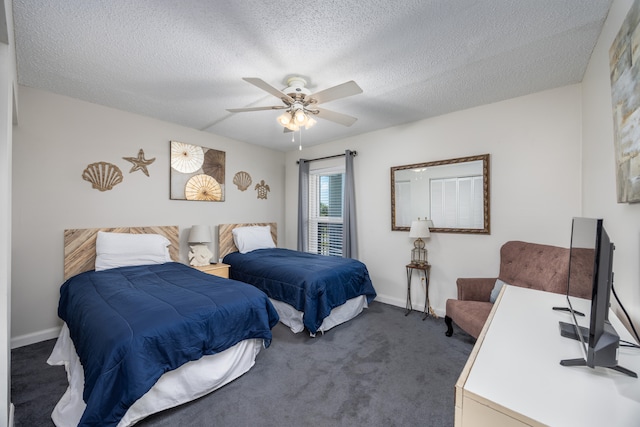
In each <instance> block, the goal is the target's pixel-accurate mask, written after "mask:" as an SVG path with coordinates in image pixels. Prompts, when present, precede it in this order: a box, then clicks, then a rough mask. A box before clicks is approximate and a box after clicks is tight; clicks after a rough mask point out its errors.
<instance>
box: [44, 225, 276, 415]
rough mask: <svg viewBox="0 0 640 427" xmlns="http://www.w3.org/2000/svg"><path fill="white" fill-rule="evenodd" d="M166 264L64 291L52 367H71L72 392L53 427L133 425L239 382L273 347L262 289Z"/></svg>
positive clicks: (86, 275)
mask: <svg viewBox="0 0 640 427" xmlns="http://www.w3.org/2000/svg"><path fill="white" fill-rule="evenodd" d="M175 231H176V232H177V227H176V229H175ZM65 237H66V235H65ZM65 244H66V241H65ZM77 248H80V249H83V248H82V246H80V245H78V246H77ZM163 250H164V249H163ZM65 251H66V247H65ZM81 253H84V252H82V251H81ZM76 255H77V254H76ZM160 255H161V257H162V256H164V255H163V254H162V253H161V254H160ZM143 258H144V257H143ZM162 261H164V260H163V259H162V258H160V261H159V262H158V263H154V264H148V265H146V264H145V265H132V266H122V267H116V268H108V269H105V270H103V271H86V272H82V273H80V274H76V275H73V276H72V277H70V278H69V279H68V280H67V281H66V282H65V283H64V284H63V285H62V286H61V289H60V300H59V307H58V314H59V317H60V318H61V319H62V320H63V321H64V326H63V330H62V332H61V335H60V337H59V339H58V342H57V343H56V347H55V348H54V351H53V352H52V355H51V357H50V359H49V363H50V364H62V365H64V366H65V367H66V368H67V372H68V378H69V381H70V387H69V389H68V390H67V392H66V393H65V395H64V396H63V397H62V398H61V399H60V402H59V403H58V405H57V406H56V409H55V410H54V413H53V414H52V419H53V420H54V422H55V423H56V425H58V426H66V425H81V426H98V425H99V426H116V425H130V424H133V423H135V422H137V421H139V420H140V419H142V418H144V417H145V416H147V415H149V414H150V413H153V412H157V411H159V410H162V409H166V408H169V407H172V406H176V405H178V404H181V403H184V402H186V401H188V400H192V399H194V398H197V397H200V396H202V395H204V394H206V393H208V392H210V391H212V390H213V389H215V388H218V387H220V386H222V385H224V384H226V383H228V382H229V381H231V380H233V379H234V378H236V377H238V376H240V375H242V374H243V373H244V372H246V371H248V370H249V369H250V368H251V366H253V363H254V360H255V357H256V355H257V354H258V352H259V351H260V349H261V348H266V347H268V346H269V344H270V342H271V338H272V335H271V328H273V327H274V326H275V325H276V324H277V322H278V315H277V312H276V311H275V309H274V307H273V305H272V304H271V303H270V301H269V299H268V298H267V296H266V295H265V294H264V293H263V292H262V291H260V290H258V289H257V288H256V287H254V286H251V285H248V284H246V283H242V282H238V281H235V280H230V279H223V278H220V277H217V276H212V275H209V274H206V273H203V272H201V271H199V270H196V269H194V268H192V267H189V266H186V265H184V264H180V263H177V262H162ZM143 262H144V261H143ZM97 264H98V263H97V262H96V266H97ZM65 273H66V271H65ZM227 366H228V370H227ZM174 380H175V381H174ZM172 381H173V382H172ZM181 387H182V388H183V389H181Z"/></svg>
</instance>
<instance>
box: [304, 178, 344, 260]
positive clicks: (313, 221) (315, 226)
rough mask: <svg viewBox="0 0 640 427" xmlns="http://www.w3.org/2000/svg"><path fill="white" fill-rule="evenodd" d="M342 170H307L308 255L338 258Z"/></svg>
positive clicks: (342, 182) (340, 240) (340, 247)
mask: <svg viewBox="0 0 640 427" xmlns="http://www.w3.org/2000/svg"><path fill="white" fill-rule="evenodd" d="M343 194H344V167H338V168H329V169H317V170H313V171H309V227H308V232H309V252H311V253H314V254H321V255H331V256H342V203H343V200H344V197H343Z"/></svg>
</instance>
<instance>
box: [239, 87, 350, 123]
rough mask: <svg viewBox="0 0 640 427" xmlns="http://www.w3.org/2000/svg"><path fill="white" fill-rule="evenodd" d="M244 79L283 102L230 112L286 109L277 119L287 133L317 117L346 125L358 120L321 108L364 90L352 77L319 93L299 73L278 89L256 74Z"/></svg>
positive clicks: (313, 121)
mask: <svg viewBox="0 0 640 427" xmlns="http://www.w3.org/2000/svg"><path fill="white" fill-rule="evenodd" d="M242 79H243V80H245V81H247V82H249V83H251V84H252V85H254V86H257V87H259V88H260V89H262V90H264V91H266V92H268V93H270V94H271V95H273V96H275V97H277V98H279V99H280V100H281V101H282V103H283V105H273V106H267V107H249V108H229V109H227V111H229V112H231V113H241V112H247V111H261V110H285V112H284V113H283V114H282V115H280V116H279V117H278V122H279V123H280V124H281V125H282V126H283V127H284V130H285V132H290V131H297V130H299V129H300V127H302V126H304V127H305V128H306V129H308V128H309V127H311V126H313V125H314V124H315V123H316V120H315V119H314V118H313V117H314V116H317V117H320V118H322V119H325V120H329V121H332V122H334V123H338V124H341V125H344V126H351V125H352V124H354V123H355V122H356V120H358V119H356V118H355V117H351V116H349V115H347V114H342V113H336V112H335V111H331V110H327V109H325V108H320V107H318V104H322V103H325V102H329V101H334V100H336V99H340V98H346V97H347V96H352V95H357V94H359V93H362V89H361V88H360V86H358V84H357V83H356V82H354V81H353V80H351V81H348V82H346V83H342V84H339V85H337V86H333V87H330V88H328V89H324V90H321V91H319V92H316V93H311V91H310V90H309V89H307V88H306V85H307V81H306V80H305V79H304V78H303V77H300V76H293V77H289V78H288V79H287V85H288V87H287V88H285V89H283V90H279V89H276V88H275V87H273V86H271V85H270V84H269V83H267V82H265V81H264V80H262V79H259V78H257V77H243V78H242Z"/></svg>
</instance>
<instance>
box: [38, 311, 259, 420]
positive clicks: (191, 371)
mask: <svg viewBox="0 0 640 427" xmlns="http://www.w3.org/2000/svg"><path fill="white" fill-rule="evenodd" d="M263 345H264V343H263V340H262V339H248V340H244V341H241V342H239V343H238V344H236V345H235V346H233V347H231V348H229V349H227V350H225V351H223V352H221V353H218V354H213V355H210V356H204V357H203V358H201V359H200V360H196V361H192V362H188V363H186V364H184V365H182V366H181V367H180V368H178V369H175V370H173V371H170V372H167V373H165V374H164V375H162V376H161V377H160V379H159V380H158V381H157V382H156V384H155V385H154V386H153V388H152V389H151V390H149V391H148V392H147V393H146V394H145V395H144V396H142V397H141V398H140V399H138V400H137V401H136V402H135V403H134V404H133V405H132V406H131V407H130V408H129V410H128V411H127V413H126V414H125V416H124V417H123V418H122V420H121V421H120V423H119V424H118V426H130V425H133V424H135V423H136V422H138V421H140V420H142V419H143V418H145V417H147V416H149V415H151V414H153V413H156V412H160V411H162V410H165V409H169V408H173V407H175V406H178V405H181V404H183V403H186V402H189V401H191V400H194V399H197V398H199V397H201V396H204V395H205V394H207V393H210V392H212V391H214V390H216V389H218V388H220V387H222V386H223V385H225V384H227V383H229V382H231V381H233V380H234V379H236V378H238V377H239V376H241V375H242V374H244V373H246V372H247V371H248V370H249V369H251V367H252V366H253V365H254V363H255V359H256V356H257V355H258V353H260V350H261V349H262V347H263ZM47 363H48V364H49V365H64V367H65V369H66V371H67V379H68V381H69V387H68V388H67V390H66V392H65V393H64V395H63V396H62V397H61V398H60V400H59V401H58V403H57V405H56V407H55V408H54V410H53V413H52V414H51V419H52V420H53V422H54V423H55V425H56V426H58V427H71V426H77V425H78V422H79V421H80V418H81V417H82V414H83V412H84V409H85V407H86V405H85V403H84V401H83V400H82V391H83V388H84V371H83V369H82V364H81V363H80V359H79V358H78V355H77V353H76V350H75V346H74V345H73V341H72V340H71V337H70V335H69V328H68V327H67V325H66V323H65V324H64V325H63V327H62V330H61V331H60V335H59V337H58V340H57V341H56V344H55V346H54V348H53V351H52V352H51V355H50V356H49V359H48V360H47Z"/></svg>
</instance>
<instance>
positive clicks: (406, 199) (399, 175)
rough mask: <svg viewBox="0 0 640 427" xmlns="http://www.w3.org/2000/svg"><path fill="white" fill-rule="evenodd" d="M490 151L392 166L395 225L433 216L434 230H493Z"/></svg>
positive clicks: (397, 228)
mask: <svg viewBox="0 0 640 427" xmlns="http://www.w3.org/2000/svg"><path fill="white" fill-rule="evenodd" d="M489 202H490V195H489V154H482V155H478V156H469V157H460V158H457V159H447V160H438V161H433V162H426V163H415V164H411V165H404V166H394V167H392V168H391V229H392V230H395V231H409V229H410V228H411V221H414V220H417V219H425V218H426V219H430V220H431V221H433V227H432V228H431V229H430V231H431V232H436V233H438V232H439V233H467V234H490V221H489V220H490V216H489V207H490V206H489V205H490V203H489Z"/></svg>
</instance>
